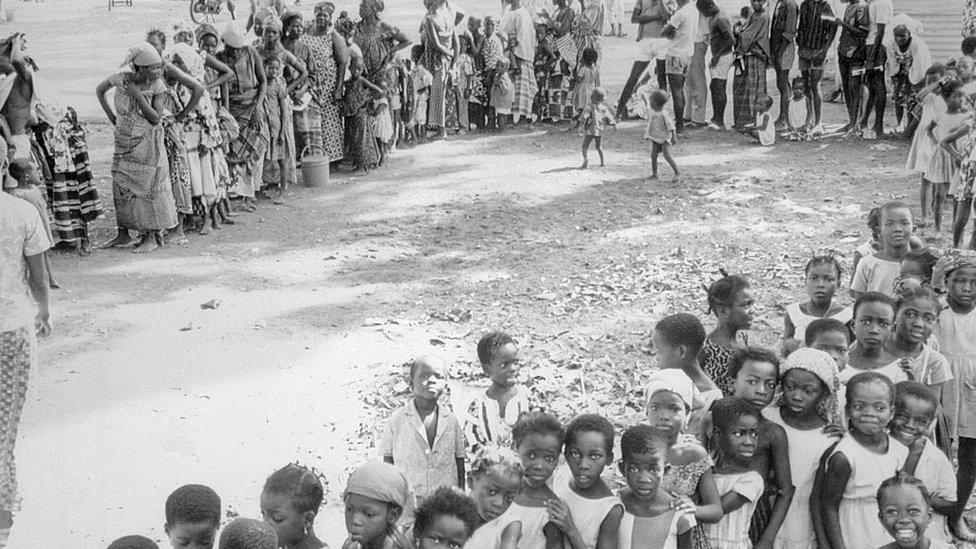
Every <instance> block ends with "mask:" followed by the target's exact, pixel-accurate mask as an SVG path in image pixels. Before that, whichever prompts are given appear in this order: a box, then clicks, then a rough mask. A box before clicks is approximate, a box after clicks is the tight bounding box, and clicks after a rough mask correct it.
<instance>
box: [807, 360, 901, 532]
mask: <svg viewBox="0 0 976 549" xmlns="http://www.w3.org/2000/svg"><path fill="white" fill-rule="evenodd" d="M894 405H895V387H894V385H893V384H892V383H891V380H890V379H888V378H887V377H885V376H884V375H882V374H879V373H877V372H861V373H859V374H857V375H855V376H854V377H852V378H851V379H850V381H848V382H847V404H846V412H847V418H848V424H849V425H850V430H849V431H848V432H847V433H845V434H844V436H843V437H842V438H841V440H840V442H839V443H838V444H837V446H835V447H834V449H833V451H832V452H831V453H830V457H829V458H828V459H827V464H826V466H825V470H824V477H823V491H822V500H821V507H820V510H819V511H820V517H821V519H822V524H823V527H824V533H825V534H826V536H827V538H828V540H829V542H830V546H831V547H851V548H854V547H881V546H882V545H885V544H886V543H888V542H889V541H890V539H891V538H890V537H889V536H888V532H887V531H885V528H884V526H882V525H881V523H880V522H879V521H878V520H877V517H878V502H877V494H878V487H879V486H881V483H882V482H884V481H885V479H888V478H890V477H892V476H894V475H895V474H896V473H897V472H898V471H899V470H901V468H902V467H904V466H905V460H906V459H907V458H908V448H906V447H905V445H904V444H902V443H900V442H898V441H897V440H895V439H894V438H892V437H890V436H889V435H888V433H887V431H886V427H887V425H888V422H889V421H891V418H892V417H894Z"/></svg>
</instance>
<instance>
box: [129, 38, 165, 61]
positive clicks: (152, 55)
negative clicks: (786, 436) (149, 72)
mask: <svg viewBox="0 0 976 549" xmlns="http://www.w3.org/2000/svg"><path fill="white" fill-rule="evenodd" d="M162 62H163V58H162V57H160V56H159V52H158V51H156V48H154V47H153V45H152V44H150V43H149V42H142V43H140V44H137V45H135V46H132V47H131V48H129V53H128V54H126V56H125V61H124V62H123V63H122V65H123V66H126V65H131V66H133V67H148V66H150V65H158V64H160V63H162Z"/></svg>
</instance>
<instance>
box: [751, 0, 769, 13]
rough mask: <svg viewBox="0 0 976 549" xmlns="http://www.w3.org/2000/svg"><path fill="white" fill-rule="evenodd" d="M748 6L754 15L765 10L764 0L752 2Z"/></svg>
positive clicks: (753, 0)
mask: <svg viewBox="0 0 976 549" xmlns="http://www.w3.org/2000/svg"><path fill="white" fill-rule="evenodd" d="M749 4H750V5H751V6H752V11H754V12H756V13H761V12H763V11H765V9H766V0H752V1H751V2H750V3H749Z"/></svg>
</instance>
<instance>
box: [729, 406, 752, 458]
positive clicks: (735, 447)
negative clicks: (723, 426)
mask: <svg viewBox="0 0 976 549" xmlns="http://www.w3.org/2000/svg"><path fill="white" fill-rule="evenodd" d="M757 442H759V418H757V417H755V416H749V415H746V416H740V417H739V419H737V420H736V422H735V424H734V425H732V428H731V429H730V430H729V432H728V433H727V434H726V436H725V439H724V440H723V441H722V443H723V445H724V450H725V453H726V455H728V456H730V457H734V458H736V459H738V460H741V461H748V460H750V459H752V456H754V455H755V454H756V443H757Z"/></svg>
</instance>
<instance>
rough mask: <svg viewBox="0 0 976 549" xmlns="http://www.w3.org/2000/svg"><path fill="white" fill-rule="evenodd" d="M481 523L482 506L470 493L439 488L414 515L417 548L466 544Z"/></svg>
mask: <svg viewBox="0 0 976 549" xmlns="http://www.w3.org/2000/svg"><path fill="white" fill-rule="evenodd" d="M477 526H478V508H477V507H475V504H474V502H473V501H471V498H469V497H468V496H466V495H464V494H461V493H458V492H455V491H454V490H452V489H450V488H446V487H442V488H438V489H437V491H436V492H434V493H433V494H432V495H431V496H430V497H428V498H427V499H426V500H424V502H423V503H421V504H420V505H419V506H417V511H416V513H415V514H414V523H413V542H414V547H416V548H417V549H437V548H442V547H466V545H465V544H466V543H467V542H468V540H469V539H470V538H471V534H472V533H474V529H475V528H477Z"/></svg>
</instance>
